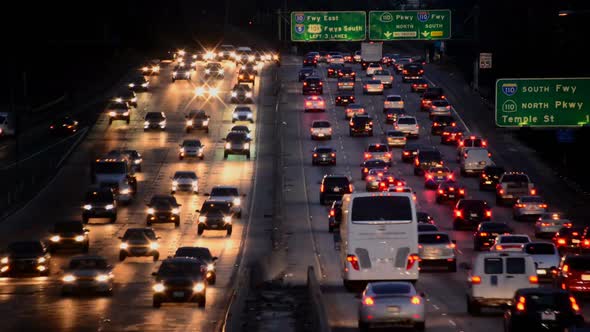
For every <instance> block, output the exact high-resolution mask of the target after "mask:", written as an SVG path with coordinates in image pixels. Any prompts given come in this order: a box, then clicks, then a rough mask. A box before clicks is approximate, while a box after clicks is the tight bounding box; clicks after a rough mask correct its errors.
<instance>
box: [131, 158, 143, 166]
mask: <svg viewBox="0 0 590 332" xmlns="http://www.w3.org/2000/svg"><path fill="white" fill-rule="evenodd" d="M142 161H143V160H142V159H141V158H139V159H135V160H134V161H133V163H134V164H135V165H139V164H141V162H142Z"/></svg>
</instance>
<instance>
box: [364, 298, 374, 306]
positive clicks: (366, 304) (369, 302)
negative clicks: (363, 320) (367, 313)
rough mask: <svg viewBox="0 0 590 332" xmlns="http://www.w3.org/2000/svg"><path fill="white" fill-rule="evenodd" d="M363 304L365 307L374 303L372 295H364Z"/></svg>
mask: <svg viewBox="0 0 590 332" xmlns="http://www.w3.org/2000/svg"><path fill="white" fill-rule="evenodd" d="M363 305H365V306H367V307H371V306H374V305H375V300H373V298H372V297H365V299H364V300H363Z"/></svg>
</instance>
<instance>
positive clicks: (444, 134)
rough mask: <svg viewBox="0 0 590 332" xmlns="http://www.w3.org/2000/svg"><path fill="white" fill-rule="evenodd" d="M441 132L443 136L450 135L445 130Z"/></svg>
mask: <svg viewBox="0 0 590 332" xmlns="http://www.w3.org/2000/svg"><path fill="white" fill-rule="evenodd" d="M442 134H443V136H449V135H450V134H449V133H448V132H446V131H445V132H443V133H442Z"/></svg>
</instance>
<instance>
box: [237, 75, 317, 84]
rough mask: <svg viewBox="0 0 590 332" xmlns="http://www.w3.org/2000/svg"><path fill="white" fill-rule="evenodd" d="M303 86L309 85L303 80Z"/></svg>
mask: <svg viewBox="0 0 590 332" xmlns="http://www.w3.org/2000/svg"><path fill="white" fill-rule="evenodd" d="M240 76H243V75H240ZM303 86H307V82H303Z"/></svg>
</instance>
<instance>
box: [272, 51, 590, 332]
mask: <svg viewBox="0 0 590 332" xmlns="http://www.w3.org/2000/svg"><path fill="white" fill-rule="evenodd" d="M300 66H301V59H300V58H298V57H291V58H288V59H285V61H284V66H283V67H282V68H281V77H282V79H283V83H282V93H283V100H282V102H281V105H282V107H281V112H280V114H281V116H282V119H281V121H283V122H284V123H286V126H285V130H284V131H283V140H284V141H285V142H289V144H288V145H286V146H285V147H286V149H283V164H284V167H285V170H286V171H285V177H287V178H290V179H291V181H290V182H288V184H289V187H288V188H289V190H288V192H287V193H286V194H285V196H284V200H285V212H284V213H285V215H286V217H287V219H288V220H289V222H288V223H287V224H289V229H287V230H286V231H285V232H286V233H288V234H289V239H290V240H289V252H288V258H289V259H288V262H289V272H291V271H292V272H291V273H293V282H294V283H297V282H304V279H303V278H302V276H301V273H297V271H300V270H302V269H304V268H305V267H306V265H314V264H319V265H321V271H322V277H323V280H322V288H323V290H324V293H325V295H326V303H327V306H328V308H327V310H328V315H329V319H330V322H331V325H332V327H333V328H334V330H335V331H350V330H355V329H356V326H357V305H358V299H356V298H355V294H353V293H348V292H346V291H345V290H344V288H343V287H342V280H341V278H340V260H339V256H338V254H339V252H338V248H337V242H338V241H339V236H338V234H336V233H335V234H330V233H329V232H328V226H327V208H326V207H324V206H321V205H320V204H319V180H320V179H321V178H322V176H323V175H324V174H329V173H338V174H347V175H350V176H352V178H353V179H354V181H355V188H356V190H358V191H364V182H363V181H361V180H360V167H359V164H360V162H361V161H362V153H363V151H364V148H365V147H366V146H367V145H368V144H369V143H373V142H380V141H381V137H382V136H381V135H382V133H383V131H384V129H386V128H387V126H390V125H386V124H385V121H384V116H383V113H382V105H383V104H382V103H383V100H384V97H383V96H364V95H362V87H361V84H360V83H361V82H358V80H359V79H361V80H365V79H366V76H365V75H364V73H362V72H361V71H360V68H359V66H358V65H354V68H355V69H356V71H357V77H358V78H357V87H356V97H357V102H358V103H360V104H362V105H364V106H366V107H367V109H368V110H369V113H370V114H371V115H372V116H373V117H374V123H375V136H374V137H369V138H361V137H358V138H357V137H355V138H351V137H349V135H348V128H347V122H346V121H345V120H344V114H343V108H342V107H335V106H334V95H335V94H336V85H335V79H326V78H325V71H326V70H325V67H324V66H320V67H318V69H317V70H318V72H319V73H320V74H321V76H322V77H323V78H324V80H325V81H326V84H325V89H324V98H326V101H327V105H328V110H327V112H325V113H303V111H302V108H303V97H302V96H301V83H299V82H297V72H298V69H299V68H300ZM388 93H392V94H400V95H402V97H403V98H404V100H405V102H406V111H407V113H408V114H410V115H415V116H417V118H418V121H419V124H420V125H421V130H420V138H418V139H417V141H418V142H419V143H420V144H423V145H435V146H437V147H438V149H439V150H440V151H441V153H442V154H443V157H444V160H445V164H446V165H447V166H449V167H450V168H451V169H453V170H454V171H455V174H456V176H458V178H459V182H460V183H462V184H463V185H465V186H466V188H467V197H468V198H476V199H486V200H487V201H488V203H490V204H491V205H492V206H493V220H496V221H506V222H508V223H509V224H510V225H511V226H512V227H513V228H514V230H515V233H526V234H529V235H530V236H531V238H533V234H532V226H531V225H530V224H528V223H519V222H515V221H513V220H512V212H511V210H510V209H509V208H503V207H496V206H495V199H494V194H493V193H489V192H480V191H479V190H478V184H477V180H476V179H473V178H463V177H459V165H458V163H457V162H456V159H455V155H456V150H455V148H454V147H450V146H442V145H440V144H439V138H438V137H434V136H431V135H430V121H429V120H428V117H427V114H426V113H421V112H419V111H418V104H419V95H418V94H414V93H412V92H410V89H409V86H408V84H404V83H401V79H400V78H399V76H396V83H395V84H394V87H393V89H389V90H386V91H385V94H388ZM451 102H455V103H460V100H452V99H451ZM317 119H327V120H329V121H330V122H331V123H332V126H333V128H334V135H333V137H332V140H331V141H324V142H315V141H311V140H310V138H309V127H310V124H311V122H312V121H313V120H317ZM467 125H468V126H470V123H467ZM474 134H477V133H474ZM492 135H493V134H492ZM495 141H496V140H494V142H495ZM324 144H325V145H330V146H332V147H334V148H336V149H337V158H338V163H337V165H336V166H331V167H326V166H311V150H312V149H313V147H314V146H315V145H324ZM492 148H493V149H494V151H495V155H496V156H497V155H500V156H503V153H504V152H503V151H504V150H505V149H506V147H505V146H501V145H499V146H492ZM393 154H394V160H395V164H394V166H393V170H394V171H395V172H396V173H398V174H399V175H400V176H401V177H403V178H404V179H405V180H407V181H408V185H409V186H410V187H412V188H413V189H414V190H415V191H416V192H417V196H418V210H419V211H425V212H428V213H430V214H431V215H432V216H433V218H434V219H435V220H436V222H437V224H438V225H439V227H440V228H441V229H442V230H444V231H447V232H450V233H451V235H452V238H454V239H456V240H457V248H458V262H459V263H461V262H469V263H470V262H471V260H472V258H473V257H474V251H473V244H472V243H473V242H472V232H470V231H453V230H452V219H451V213H452V208H451V205H450V204H447V205H437V204H436V203H435V195H434V191H431V190H425V189H424V181H423V177H417V176H414V175H413V169H412V166H411V165H410V164H404V163H402V162H401V160H400V150H399V149H395V150H394V152H393ZM492 158H493V157H492ZM501 160H503V161H504V160H505V161H507V162H506V163H505V164H504V166H505V167H507V168H510V167H511V166H512V167H514V166H513V165H511V164H510V163H509V161H510V158H506V157H504V158H502V159H501ZM522 165H523V163H519V165H518V166H519V167H523V166H522ZM525 170H526V168H525ZM301 178H303V179H304V182H302V181H299V179H301ZM543 189H544V188H541V190H543ZM546 190H547V189H546ZM556 194H558V193H556ZM551 202H552V201H551V200H549V204H550V206H551ZM307 212H309V213H307ZM309 231H312V234H307V233H306V232H309ZM310 241H313V242H311V243H310ZM318 261H319V263H316V262H318ZM466 280H467V273H466V271H464V270H461V269H459V271H458V272H456V273H448V272H444V271H422V273H421V275H420V279H419V282H418V283H417V288H418V289H419V290H421V291H424V292H426V294H427V298H428V305H427V311H428V315H427V322H426V326H427V330H429V331H499V330H501V329H502V320H501V317H502V313H501V311H494V310H489V311H486V312H485V313H484V314H483V315H482V316H480V317H475V318H474V317H471V316H469V315H468V314H467V312H466V306H465V290H466ZM588 313H589V311H588V310H585V314H586V315H587V314H588Z"/></svg>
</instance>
